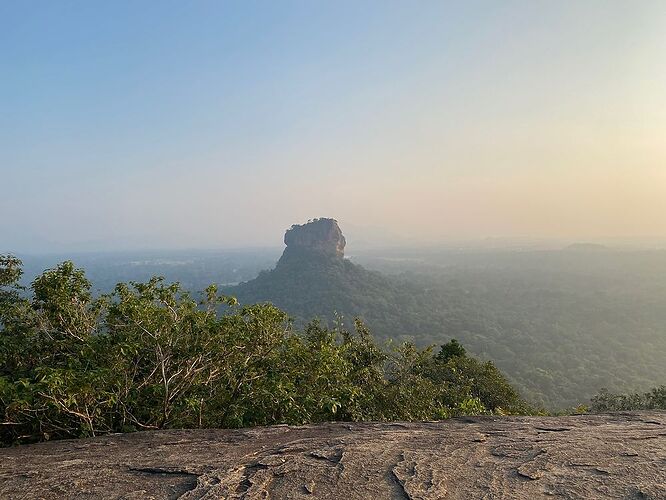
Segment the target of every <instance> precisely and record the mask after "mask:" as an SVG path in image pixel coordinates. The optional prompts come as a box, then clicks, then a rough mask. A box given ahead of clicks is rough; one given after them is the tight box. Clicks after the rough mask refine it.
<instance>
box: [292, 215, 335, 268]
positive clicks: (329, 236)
mask: <svg viewBox="0 0 666 500" xmlns="http://www.w3.org/2000/svg"><path fill="white" fill-rule="evenodd" d="M284 243H285V245H287V248H285V250H284V254H283V257H289V256H290V255H299V256H302V255H317V256H327V257H336V258H340V259H342V258H343V257H344V255H345V244H346V241H345V237H344V236H343V235H342V231H341V230H340V227H339V226H338V223H337V221H336V220H335V219H324V218H322V219H314V220H311V221H309V222H308V223H306V224H300V225H299V224H295V225H293V226H291V229H288V230H287V232H286V233H285V235H284Z"/></svg>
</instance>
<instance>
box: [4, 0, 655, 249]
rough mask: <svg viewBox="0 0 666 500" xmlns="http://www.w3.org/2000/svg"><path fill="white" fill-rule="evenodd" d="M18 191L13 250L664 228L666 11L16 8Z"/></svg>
mask: <svg viewBox="0 0 666 500" xmlns="http://www.w3.org/2000/svg"><path fill="white" fill-rule="evenodd" d="M0 193H1V196H0V213H1V214H2V217H0V253H3V252H8V251H23V252H26V251H29V252H40V251H44V252H46V251H81V250H109V249H139V248H141V249H146V248H174V249H175V248H218V247H219V248H224V247H243V246H263V245H280V244H281V240H282V234H283V231H284V230H285V229H286V228H287V227H289V226H290V225H291V224H293V223H300V222H304V221H306V220H308V219H310V218H314V217H320V216H325V217H334V218H336V219H338V220H339V221H340V223H341V226H342V229H343V231H345V227H349V228H353V231H354V233H355V234H363V231H364V228H368V234H385V235H394V236H395V237H396V239H399V240H400V241H408V242H412V243H417V242H428V243H433V242H445V241H456V240H469V239H476V238H478V239H483V238H488V237H490V238H557V239H571V240H586V241H593V240H600V239H604V238H648V239H649V238H657V239H659V238H661V239H666V2H663V1H661V0H658V1H650V0H641V1H634V0H627V1H612V0H604V1H593V0H583V1H566V0H563V1H559V2H547V1H542V0H537V1H533V0H525V1H520V2H514V1H501V2H500V1H493V2H479V1H475V0H471V1H467V0H466V1H464V2H463V1H458V2H447V1H443V0H441V1H432V2H428V1H420V2H413V1H402V2H395V1H390V0H384V1H377V2H371V1H363V0H354V1H339V0H336V1H331V2H323V1H305V0H302V1H294V2H291V1H238V2H228V1H192V2H182V1H167V0H161V1H142V2H136V1H127V2H123V1H120V0H118V1H113V2H106V1H104V2H102V1H88V0H86V1H76V2H73V1H66V0H59V1H57V2H51V1H46V0H43V1H32V0H26V1H21V2H12V1H9V0H0ZM350 243H352V242H350Z"/></svg>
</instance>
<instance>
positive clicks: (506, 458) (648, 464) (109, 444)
mask: <svg viewBox="0 0 666 500" xmlns="http://www.w3.org/2000/svg"><path fill="white" fill-rule="evenodd" d="M63 497H66V498H91V499H92V498H94V499H98V498H124V499H133V498H141V499H144V498H183V499H204V498H205V499H212V498H215V499H217V498H248V499H254V498H276V499H283V498H331V499H345V500H348V499H375V498H396V499H438V498H442V499H443V498H452V499H480V498H487V499H496V498H528V499H533V498H546V497H548V498H550V497H563V498H625V499H626V498H635V499H639V498H641V499H648V498H652V499H666V413H660V412H640V413H621V414H608V415H578V416H569V417H471V418H458V419H451V420H446V421H442V422H418V423H327V424H320V425H306V426H302V427H289V426H273V427H261V428H253V429H241V430H182V431H178V430H170V431H155V432H141V433H135V434H125V435H111V436H104V437H99V438H92V439H81V440H68V441H58V442H52V443H42V444H37V445H30V446H20V447H15V448H3V449H0V498H12V499H13V498H63Z"/></svg>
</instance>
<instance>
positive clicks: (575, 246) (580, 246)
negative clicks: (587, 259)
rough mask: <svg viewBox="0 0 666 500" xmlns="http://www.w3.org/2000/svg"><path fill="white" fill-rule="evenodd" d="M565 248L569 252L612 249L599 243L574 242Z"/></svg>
mask: <svg viewBox="0 0 666 500" xmlns="http://www.w3.org/2000/svg"><path fill="white" fill-rule="evenodd" d="M564 250H566V251H568V252H608V251H610V250H611V249H610V248H608V247H607V246H606V245H601V244H599V243H572V244H571V245H569V246H567V247H566V248H565V249H564Z"/></svg>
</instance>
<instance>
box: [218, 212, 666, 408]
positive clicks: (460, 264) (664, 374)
mask: <svg viewBox="0 0 666 500" xmlns="http://www.w3.org/2000/svg"><path fill="white" fill-rule="evenodd" d="M317 235H318V236H317ZM285 242H286V243H287V247H286V248H285V250H284V253H283V255H282V257H281V258H280V260H279V261H278V263H277V265H276V266H275V268H274V269H272V270H269V271H262V272H261V273H260V274H259V276H258V277H257V278H256V279H253V280H250V281H247V282H245V283H241V284H240V285H238V286H235V287H229V288H227V289H226V290H225V292H226V293H229V294H232V295H235V296H236V297H238V299H239V300H240V301H241V303H245V304H250V303H254V302H272V303H274V304H276V305H277V306H279V307H281V308H282V309H284V310H285V311H287V312H288V313H289V314H290V315H292V316H293V317H294V318H295V319H296V320H297V321H301V322H302V321H307V320H309V319H311V318H313V317H320V318H322V319H323V320H324V321H327V322H329V323H330V322H331V321H333V320H335V317H336V313H337V314H339V315H341V316H342V317H343V320H344V321H345V322H346V323H349V322H351V321H352V319H353V318H354V317H356V316H359V317H361V318H362V319H363V320H364V321H365V322H366V323H367V325H368V326H369V327H370V329H371V331H372V333H373V334H374V335H375V336H377V337H378V338H380V339H393V340H396V341H402V340H413V341H415V342H416V343H417V344H419V345H428V344H435V345H440V344H444V343H446V342H448V341H449V340H450V339H451V338H455V339H457V340H459V341H460V342H462V343H463V344H464V345H465V347H467V348H468V349H469V351H470V352H471V353H473V354H474V355H475V356H479V357H481V358H485V359H490V360H492V361H493V362H494V363H495V364H496V365H497V366H498V368H500V369H501V370H502V371H503V372H504V373H506V374H507V376H508V377H509V379H510V381H511V383H512V384H513V385H514V386H515V387H517V388H518V389H519V390H520V391H521V392H522V394H523V396H524V397H526V398H527V399H528V400H530V401H532V402H534V403H537V404H544V405H546V406H547V407H549V408H560V407H564V406H575V405H577V404H580V403H582V402H585V401H586V400H587V399H588V398H589V397H591V396H592V395H594V394H596V393H597V392H598V391H599V390H600V389H601V388H604V387H607V388H609V389H611V390H613V391H618V392H634V391H640V390H644V389H648V388H649V387H652V386H654V385H660V384H664V383H666V363H664V362H663V360H664V359H666V307H665V306H664V304H666V252H644V253H637V254H630V253H627V252H614V251H607V252H606V251H550V252H547V251H539V252H508V251H501V252H500V251H498V252H486V253H478V254H476V253H472V254H461V255H459V256H449V255H444V256H442V258H441V263H440V262H438V257H437V256H436V255H430V256H428V258H427V261H428V262H429V264H424V263H423V262H421V260H420V259H417V260H416V261H414V262H412V261H411V260H408V261H406V262H403V261H400V262H399V263H398V264H396V262H395V260H391V261H390V265H388V264H386V262H384V261H381V260H376V262H384V263H383V264H382V266H384V268H385V269H386V270H387V271H388V270H390V272H392V273H393V274H392V275H385V274H380V273H379V272H376V271H371V270H368V269H366V268H364V267H362V266H360V265H357V264H355V263H353V262H350V261H349V260H348V259H346V258H345V257H344V247H345V243H346V242H345V241H344V237H343V236H342V232H341V231H340V228H339V227H338V225H337V223H336V222H335V221H334V220H332V219H322V220H318V221H313V222H311V223H309V224H305V225H302V226H294V228H292V229H291V230H290V231H288V232H287V234H286V236H285ZM595 248H597V247H596V246H595ZM401 269H402V270H401Z"/></svg>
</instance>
